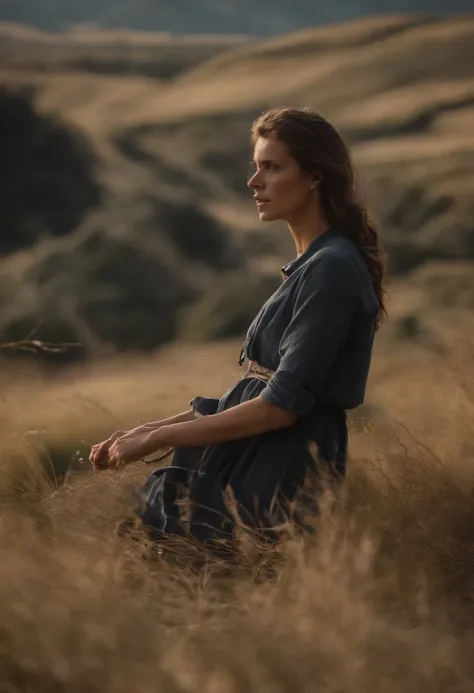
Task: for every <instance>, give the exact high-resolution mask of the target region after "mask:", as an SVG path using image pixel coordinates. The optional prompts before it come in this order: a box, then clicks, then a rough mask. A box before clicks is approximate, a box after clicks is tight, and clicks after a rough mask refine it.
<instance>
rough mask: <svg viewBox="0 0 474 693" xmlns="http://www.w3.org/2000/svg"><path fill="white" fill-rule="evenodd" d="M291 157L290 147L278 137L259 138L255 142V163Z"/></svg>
mask: <svg viewBox="0 0 474 693" xmlns="http://www.w3.org/2000/svg"><path fill="white" fill-rule="evenodd" d="M288 157H290V152H289V150H288V147H287V146H286V144H285V143H284V142H282V141H281V140H278V139H276V137H259V138H258V140H257V141H256V142H255V147H254V159H255V161H260V162H261V161H265V160H276V159H285V158H288Z"/></svg>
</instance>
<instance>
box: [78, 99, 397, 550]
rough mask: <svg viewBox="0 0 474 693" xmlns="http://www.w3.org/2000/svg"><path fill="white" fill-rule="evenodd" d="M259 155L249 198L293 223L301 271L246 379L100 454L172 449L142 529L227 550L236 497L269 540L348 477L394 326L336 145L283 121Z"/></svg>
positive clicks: (117, 461) (266, 311)
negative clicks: (328, 477) (355, 414)
mask: <svg viewBox="0 0 474 693" xmlns="http://www.w3.org/2000/svg"><path fill="white" fill-rule="evenodd" d="M252 141H253V145H254V162H253V163H254V166H255V172H254V173H253V175H252V177H251V178H250V180H249V181H248V187H249V188H250V190H252V191H253V193H254V197H255V202H256V205H257V208H258V213H259V216H260V219H261V220H262V221H274V220H277V219H282V220H285V221H286V222H287V224H288V227H289V230H290V232H291V234H292V236H293V239H294V241H295V245H296V255H297V257H296V258H295V259H294V260H292V261H291V262H289V263H288V264H287V265H286V266H285V267H284V268H283V269H282V275H283V282H282V284H281V285H280V287H279V288H278V289H277V291H276V292H275V293H274V294H273V296H271V297H270V298H269V300H268V301H267V302H266V303H265V305H264V306H263V307H262V309H261V310H260V312H259V313H258V315H257V316H256V318H255V319H254V321H253V323H252V324H251V326H250V328H249V330H248V332H247V335H246V339H245V342H244V346H243V349H242V352H241V358H240V361H239V364H240V365H242V364H243V362H244V360H247V364H246V368H245V371H244V374H243V377H242V379H241V380H239V382H237V383H236V384H235V385H234V386H233V387H232V388H230V389H229V390H228V391H227V392H226V393H225V394H224V395H223V396H222V397H221V398H220V399H208V398H203V397H196V398H195V399H194V400H192V402H191V405H192V409H191V410H190V411H189V412H185V413H183V414H179V415H178V416H175V417H172V418H170V419H165V420H164V421H158V422H154V423H150V424H145V425H144V426H140V427H139V428H136V429H133V430H131V431H129V432H127V433H125V434H124V433H123V432H117V433H115V434H113V435H112V436H111V437H110V438H109V439H108V440H107V441H105V442H103V443H101V444H99V445H95V446H94V447H93V448H92V452H91V461H92V462H93V464H94V465H95V467H96V468H103V467H104V466H106V467H109V468H110V467H112V468H113V467H117V466H120V465H123V464H129V463H131V462H135V461H137V460H140V459H141V458H143V457H145V456H149V455H150V454H153V453H154V452H156V451H157V450H159V449H160V448H163V447H172V448H174V456H173V461H172V463H171V465H170V466H169V467H165V468H163V469H160V470H158V471H157V472H155V474H153V475H151V477H149V479H147V481H146V482H145V484H144V485H143V486H142V488H141V494H142V498H143V507H142V508H141V509H140V511H139V515H140V517H141V519H142V521H143V523H144V525H145V526H146V527H147V528H149V529H150V530H151V531H154V532H156V534H157V535H158V536H165V535H168V534H178V535H188V536H192V537H193V538H195V539H197V540H199V541H204V542H205V541H206V540H209V539H212V538H215V537H219V536H230V535H231V533H232V529H233V527H234V523H235V519H236V515H235V513H234V514H233V513H232V512H229V503H226V502H224V499H223V491H224V489H229V488H230V490H231V491H232V496H233V498H234V500H235V504H234V508H238V511H239V513H240V516H241V518H242V519H243V521H244V523H247V524H250V525H252V526H258V527H260V528H263V529H267V530H270V533H271V528H272V526H273V527H274V526H275V524H276V523H278V522H280V521H281V519H282V513H289V512H290V508H291V502H292V501H293V500H294V499H295V497H296V496H297V494H298V491H299V490H300V489H302V487H303V484H304V483H305V480H306V479H307V478H309V477H310V476H312V475H313V476H314V474H315V473H317V467H318V468H319V469H320V468H321V465H323V467H326V469H327V471H328V472H329V473H330V474H332V475H334V476H335V477H338V478H340V477H342V476H343V475H344V473H345V466H346V452H347V426H346V410H347V409H351V408H353V407H356V406H358V405H360V404H361V403H362V402H363V399H364V394H365V388H366V381H367V377H368V373H369V367H370V361H371V353H372V346H373V340H374V335H375V331H376V328H377V326H378V324H379V323H380V319H381V317H382V315H383V313H384V312H385V308H384V300H383V297H384V290H383V287H382V282H383V276H384V262H383V253H382V250H381V247H380V242H379V237H378V232H377V229H376V227H375V225H374V223H373V222H372V221H370V219H369V216H368V213H367V211H366V209H365V207H364V206H363V204H362V203H361V202H360V201H359V199H358V197H357V194H356V192H355V184H354V173H353V168H352V165H351V159H350V154H349V152H348V149H347V147H346V146H345V144H344V143H343V141H342V139H341V137H340V135H339V134H338V133H337V131H336V130H335V129H334V128H333V127H332V126H331V125H330V124H329V123H328V122H327V121H326V120H324V119H323V118H322V117H321V116H319V115H318V114H317V113H315V112H314V111H312V110H310V109H302V110H300V109H275V110H271V111H268V112H266V113H264V114H263V115H262V116H260V117H259V118H258V119H257V120H256V122H255V123H254V125H253V128H252ZM314 449H317V451H318V452H317V457H318V464H317V465H316V460H315V459H314V458H315V455H314ZM183 498H188V500H189V503H188V504H187V506H186V507H187V517H184V516H183V509H182V508H183V506H182V503H181V501H182V500H183Z"/></svg>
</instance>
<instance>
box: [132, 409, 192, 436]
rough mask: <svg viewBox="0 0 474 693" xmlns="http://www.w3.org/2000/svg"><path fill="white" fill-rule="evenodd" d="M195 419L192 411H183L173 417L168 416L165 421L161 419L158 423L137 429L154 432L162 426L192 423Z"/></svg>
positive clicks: (153, 422)
mask: <svg viewBox="0 0 474 693" xmlns="http://www.w3.org/2000/svg"><path fill="white" fill-rule="evenodd" d="M195 418H196V413H195V411H194V410H193V409H188V411H183V412H181V414H176V415H175V416H170V417H169V418H167V419H161V420H160V421H149V422H148V423H144V424H142V425H141V426H138V427H137V428H140V429H142V430H148V431H154V430H156V429H157V428H161V427H162V426H169V425H171V424H178V423H185V422H186V421H194V419H195Z"/></svg>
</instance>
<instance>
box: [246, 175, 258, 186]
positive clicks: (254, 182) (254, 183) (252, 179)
mask: <svg viewBox="0 0 474 693" xmlns="http://www.w3.org/2000/svg"><path fill="white" fill-rule="evenodd" d="M257 176H258V171H256V173H254V174H253V175H252V176H250V178H249V179H248V181H247V187H248V188H250V190H254V189H255V188H258V181H257Z"/></svg>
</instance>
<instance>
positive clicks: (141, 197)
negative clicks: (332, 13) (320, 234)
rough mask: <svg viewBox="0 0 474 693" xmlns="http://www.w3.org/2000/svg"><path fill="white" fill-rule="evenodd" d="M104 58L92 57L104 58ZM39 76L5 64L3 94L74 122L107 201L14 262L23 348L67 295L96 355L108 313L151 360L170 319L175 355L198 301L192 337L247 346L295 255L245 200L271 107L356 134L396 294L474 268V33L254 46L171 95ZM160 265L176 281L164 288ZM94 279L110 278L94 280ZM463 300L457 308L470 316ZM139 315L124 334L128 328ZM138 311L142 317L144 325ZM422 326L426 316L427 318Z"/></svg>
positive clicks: (427, 24)
mask: <svg viewBox="0 0 474 693" xmlns="http://www.w3.org/2000/svg"><path fill="white" fill-rule="evenodd" d="M139 42H140V41H139V39H138V37H137V39H136V41H135V43H139ZM63 43H64V42H63ZM108 43H109V42H108V41H106V40H104V45H108ZM151 43H153V42H152V41H151ZM172 44H173V40H172V39H170V41H169V45H170V46H172ZM71 50H72V49H71ZM90 50H91V54H95V52H96V50H97V41H96V43H93V44H91V48H90ZM153 50H154V49H153ZM160 50H161V49H160ZM46 53H47V48H45V54H46ZM157 55H158V54H157ZM161 55H162V59H163V60H164V59H167V58H163V54H161ZM35 60H36V58H35V59H34V60H31V62H30V63H29V65H26V64H21V65H19V64H16V65H15V64H14V62H13V61H10V62H8V61H7V62H5V63H4V64H3V67H1V68H0V79H1V81H2V82H3V83H4V84H5V85H7V86H9V87H12V86H15V87H19V86H24V87H33V88H34V90H35V103H36V106H37V108H38V109H39V112H40V113H42V114H47V113H53V114H54V113H60V114H61V118H62V119H63V121H64V123H65V124H66V125H67V124H68V123H69V124H70V125H71V126H74V127H75V128H77V129H78V130H79V131H80V132H81V134H82V136H83V137H85V138H86V139H87V140H88V142H89V145H90V146H91V147H92V149H93V151H94V155H95V160H96V168H95V176H96V178H97V181H98V184H99V185H100V189H101V197H100V204H99V205H98V206H97V207H96V208H94V209H93V210H91V211H90V213H88V214H87V215H86V216H85V218H84V220H83V221H82V222H81V224H80V225H79V226H78V228H77V229H76V230H75V231H74V233H73V234H72V236H71V237H66V238H61V239H49V240H47V239H46V240H44V241H41V242H40V243H39V244H38V245H37V246H35V247H33V248H31V249H30V250H27V251H25V252H24V253H22V254H21V256H18V257H17V258H15V261H14V262H13V260H12V259H11V258H10V259H9V260H8V263H1V262H0V270H1V272H0V290H1V289H2V281H4V284H5V285H7V284H8V282H9V281H10V279H11V276H12V275H13V274H16V276H17V277H20V276H23V277H25V276H26V277H27V278H28V280H27V281H26V283H25V281H23V280H22V281H23V284H22V285H21V287H18V289H17V290H16V289H15V291H16V293H15V292H14V295H15V296H16V297H17V298H16V299H15V300H14V301H10V302H9V305H8V311H7V313H8V315H7V313H5V311H3V313H2V316H0V322H1V319H2V318H3V320H4V322H3V324H4V325H7V327H8V326H9V325H10V326H11V325H12V324H13V325H14V326H16V327H15V330H17V332H18V330H19V329H20V328H21V330H22V334H21V336H24V333H25V331H28V330H27V327H28V326H30V327H31V328H33V327H34V325H36V324H37V323H38V321H40V318H41V316H43V315H44V312H45V310H46V308H45V306H47V307H48V311H50V310H51V306H54V305H55V303H54V301H55V300H56V298H55V297H56V296H58V295H61V301H62V305H63V307H62V308H61V310H60V311H59V313H58V315H59V317H58V320H59V321H61V320H64V319H65V318H64V315H71V314H73V315H74V320H75V322H74V325H75V327H73V328H71V329H72V332H73V333H74V334H76V333H77V330H78V329H79V328H78V327H77V325H78V324H80V325H82V326H83V324H84V321H85V324H86V327H87V330H88V332H87V330H86V332H87V334H88V335H89V337H90V338H89V337H88V339H89V342H90V343H91V344H92V343H94V340H95V339H96V338H98V339H99V342H100V340H101V339H102V338H103V333H104V330H105V333H107V330H106V329H105V326H104V325H105V323H104V322H103V320H102V318H101V315H102V314H103V312H104V311H105V312H106V313H107V315H108V316H109V317H110V316H111V315H115V316H116V318H115V319H116V323H115V324H114V326H113V329H112V328H110V331H109V333H110V334H112V333H113V334H114V335H115V337H114V338H113V339H114V340H115V342H114V343H115V344H121V345H124V344H125V345H127V344H129V343H133V345H134V347H136V346H140V344H145V343H146V345H147V346H153V344H156V343H157V342H156V340H157V339H158V337H157V336H155V337H154V338H153V339H155V341H153V339H151V341H150V331H149V330H147V324H149V321H153V320H156V317H155V315H156V310H157V306H161V308H160V310H161V311H162V316H163V317H162V319H161V320H160V322H161V325H162V326H164V328H162V329H160V330H158V329H155V330H154V331H153V334H155V335H158V333H159V335H160V336H159V340H163V339H167V338H172V337H173V336H174V335H176V334H179V333H180V327H179V325H180V324H181V325H182V324H183V320H182V319H178V317H177V316H178V313H179V312H180V309H181V306H182V303H181V302H183V301H188V302H189V301H190V300H191V301H195V300H197V301H201V299H202V300H204V305H200V307H199V311H198V315H199V319H198V320H190V319H188V318H189V314H188V313H186V317H185V318H184V323H185V324H186V325H187V324H193V325H196V324H197V328H198V331H199V330H201V333H202V334H205V335H206V336H210V337H212V336H213V335H214V336H215V335H222V334H226V330H230V332H229V334H230V335H232V334H241V332H242V330H243V329H244V328H245V324H246V320H248V319H249V318H250V317H251V314H252V311H253V310H254V304H253V303H252V300H253V301H254V302H258V301H260V300H261V297H262V293H260V294H259V291H260V292H263V294H264V293H265V292H267V291H268V283H265V282H264V283H263V285H262V286H261V287H260V289H258V281H257V277H258V276H259V275H261V273H262V271H265V272H267V270H269V271H270V272H272V273H274V276H275V277H277V269H278V266H279V264H280V262H281V261H282V260H284V259H287V258H288V257H291V256H292V254H293V253H294V248H293V247H292V244H291V241H290V239H289V236H288V234H287V233H286V231H285V230H284V229H283V227H281V226H280V225H270V226H267V225H263V226H262V225H260V224H259V223H258V220H257V215H256V212H255V209H254V207H253V202H252V200H251V196H250V195H249V194H248V191H247V190H246V177H247V173H248V171H249V163H248V162H249V160H250V157H251V152H250V145H249V129H250V125H251V122H252V119H253V118H254V117H255V116H256V115H257V114H258V113H259V112H260V111H261V110H263V109H264V108H267V107H269V106H274V105H275V106H276V105H278V106H280V105H311V106H314V107H316V108H317V109H318V110H319V111H320V112H321V113H322V114H323V115H325V116H326V117H328V118H329V119H330V120H332V121H333V122H334V123H335V125H336V126H338V127H339V128H340V129H341V130H342V132H343V134H344V135H345V137H346V138H347V140H348V141H349V143H350V144H351V147H352V150H353V153H354V159H355V163H356V165H357V169H358V171H359V175H360V177H361V178H362V181H363V183H364V184H365V187H366V189H367V192H368V195H369V199H370V202H371V205H372V206H373V207H374V208H375V210H376V213H377V216H378V218H379V220H380V223H381V227H382V230H383V237H384V243H385V245H386V246H387V247H388V249H389V252H390V271H391V275H392V277H395V276H402V277H406V273H407V272H408V271H410V270H412V269H414V268H417V267H419V266H420V265H423V264H425V263H426V262H427V261H430V260H433V261H442V262H444V263H447V262H457V261H459V260H462V261H465V260H469V259H471V260H472V259H474V243H473V237H474V228H473V221H472V220H473V218H474V202H473V198H472V188H473V185H474V163H473V162H474V135H473V131H472V122H474V68H473V65H474V15H465V16H463V17H460V18H457V17H455V16H454V17H451V18H449V19H440V18H436V17H433V16H424V15H396V16H378V17H373V18H370V19H366V20H360V21H357V22H350V23H346V24H342V25H339V26H337V27H325V28H317V29H311V30H305V31H302V32H296V33H293V34H288V35H286V36H282V37H278V38H272V39H268V40H266V41H248V42H242V41H240V43H239V45H238V46H235V45H234V47H230V46H227V48H226V49H225V52H223V50H221V49H220V53H218V54H214V56H213V57H211V58H209V59H207V60H198V61H196V62H194V63H193V62H191V65H190V66H188V68H183V69H181V70H179V71H178V72H177V73H176V74H175V76H174V77H168V78H167V79H166V80H162V79H156V78H155V77H151V76H149V75H146V74H133V73H132V74H130V73H129V72H127V73H125V74H110V73H108V72H107V71H103V72H100V70H99V71H97V72H96V73H91V72H90V71H89V70H85V69H81V68H80V66H79V65H76V66H75V67H74V68H71V69H67V64H66V63H67V53H65V54H64V57H63V60H64V61H65V62H64V63H60V64H54V65H52V64H50V65H49V66H48V65H46V66H45V62H44V60H43V61H42V62H41V61H40V64H39V65H37V64H36V62H35ZM157 60H158V58H157ZM46 165H47V161H45V166H46ZM52 206H53V207H54V201H52ZM45 233H47V229H45ZM203 234H207V236H206V238H207V240H206V241H204V240H203V239H204V237H205V236H204V235H203ZM99 239H100V241H99ZM223 239H226V240H225V241H224V240H223ZM201 241H202V243H206V244H207V245H205V248H206V250H205V253H204V255H203V254H202V252H203V247H204V246H203V247H200V243H201ZM108 249H109V250H108ZM206 253H208V255H206ZM75 257H76V258H80V260H77V261H76V260H75V259H74V258H75ZM68 258H70V260H69V259H68ZM149 258H155V260H154V262H156V263H157V264H156V266H157V267H158V266H159V267H161V270H160V273H158V279H157V283H156V286H154V283H153V282H154V280H155V277H157V275H156V273H154V272H153V269H152V266H153V262H152V263H151V265H150V263H149V262H148V259H149ZM122 262H123V263H125V265H123V266H122V265H121V264H120V263H122ZM55 263H56V264H55ZM90 263H96V265H94V267H95V269H94V271H93V272H91V271H90V270H89V265H90ZM103 263H105V265H106V269H105V268H104V269H101V267H105V266H104V265H103ZM132 264H133V265H134V269H133V270H132V267H131V265H132ZM7 267H9V268H11V269H9V270H8V271H7ZM38 267H39V270H38V269H37V268H38ZM12 268H14V269H12ZM41 268H46V270H45V269H43V270H41ZM222 270H224V271H225V272H228V271H231V272H232V273H233V275H232V278H231V279H229V282H223V281H222V277H223V275H222V273H221V272H222ZM51 271H54V273H55V279H54V281H53V282H52V281H51V280H48V282H47V284H48V286H49V288H47V287H46V283H44V277H45V276H47V274H48V272H51ZM459 271H461V270H459ZM2 272H3V273H5V276H6V275H8V276H9V277H10V279H8V278H4V277H2V276H1V275H2ZM22 272H23V275H22ZM462 272H463V274H462V278H460V279H458V280H456V281H457V282H458V283H459V282H460V283H461V284H462V286H463V292H464V295H465V293H466V291H467V292H469V291H471V288H469V287H470V286H471V284H472V282H471V284H470V280H469V277H468V276H467V274H468V273H466V271H465V269H462ZM124 273H125V274H124ZM435 274H436V277H437V278H438V279H436V280H432V279H430V280H429V281H428V280H426V277H425V275H423V276H421V275H420V276H421V278H418V279H416V281H417V282H418V283H419V285H420V286H423V287H424V288H423V291H422V293H423V292H424V293H423V295H424V296H426V297H427V298H426V300H427V301H428V304H429V302H430V300H431V299H430V296H433V297H434V298H433V300H434V301H437V300H438V299H439V291H440V290H441V289H439V290H438V292H437V294H436V296H437V297H438V298H436V296H435V294H433V293H432V292H431V289H430V287H431V286H432V285H433V281H436V282H440V283H441V284H442V283H443V282H448V284H449V282H450V280H449V276H448V275H447V273H446V272H439V271H438V270H437V273H435ZM448 274H449V271H448ZM125 276H126V277H127V279H126V281H125V280H124V277H125ZM417 276H419V275H417ZM432 276H435V275H432ZM104 277H107V281H108V282H110V283H111V286H113V287H115V288H114V289H113V291H112V290H110V291H112V294H113V295H112V294H111V293H110V291H109V289H107V288H106V287H105V285H104V279H103V278H104ZM160 277H161V279H162V280H163V281H165V282H166V285H167V286H166V291H165V287H164V286H163V283H162V281H161V282H160ZM165 277H166V279H165ZM173 277H174V278H175V279H176V281H174V279H173ZM423 277H425V278H423ZM452 283H453V282H451V284H452ZM451 284H450V288H449V291H448V293H449V296H450V298H449V300H448V301H447V302H448V304H450V305H452V304H453V303H455V302H456V298H455V296H454V294H455V292H454V293H453V289H452V287H451ZM139 285H140V288H138V286H139ZM238 286H242V287H244V286H245V287H246V288H247V289H248V291H247V294H248V295H249V296H250V298H249V297H248V296H247V298H246V297H245V296H244V292H243V291H242V292H238V293H239V300H240V299H242V302H243V304H245V306H246V307H245V309H244V312H243V313H242V314H239V318H238V320H236V321H234V322H233V321H232V320H230V322H229V323H228V326H227V327H226V328H225V330H222V329H221V327H222V325H218V324H217V325H216V318H215V314H216V312H218V311H221V313H220V315H221V317H218V318H217V322H219V320H221V319H222V320H227V318H228V315H229V312H232V311H235V310H237V308H236V307H235V293H236V287H238ZM417 286H418V285H417ZM171 287H175V289H176V295H177V297H178V298H177V299H176V301H175V300H174V299H173V300H171V299H172V294H173V291H171ZM466 287H467V288H466ZM168 289H170V291H168ZM472 291H473V295H474V287H472ZM114 292H115V293H114ZM163 292H164V293H165V294H166V300H164V301H163V300H162V298H163V297H162V293H163ZM209 292H210V294H209ZM154 293H156V297H155V298H153V300H150V301H148V299H146V300H145V297H147V296H149V295H150V294H154ZM408 293H409V292H408ZM415 293H416V295H417V296H418V295H419V292H415ZM8 295H9V296H11V295H12V294H11V293H10V294H8ZM173 295H174V294H173ZM209 295H212V296H213V297H214V298H213V301H214V302H213V301H209V300H208V299H206V296H209ZM407 295H408V294H407ZM410 295H412V294H410ZM453 296H454V298H453ZM33 297H34V298H33ZM68 297H69V298H68ZM97 297H99V298H97ZM124 297H125V298H126V300H127V301H129V314H128V315H129V317H128V318H127V320H130V321H131V322H130V325H131V327H130V326H129V327H130V329H127V330H122V327H121V325H120V320H121V318H122V312H121V310H122V309H121V306H122V305H123V300H124ZM127 297H128V298H127ZM99 299H100V300H99ZM155 299H156V300H155ZM250 299H252V300H250ZM423 300H424V299H423ZM463 300H464V303H465V305H468V304H469V300H467V299H463ZM45 301H46V303H45ZM121 301H122V303H121ZM206 301H207V302H206ZM216 301H217V303H216ZM91 302H92V304H93V307H91ZM409 303H410V300H408V301H407V305H408V304H409ZM428 304H426V305H428ZM138 305H140V311H141V312H140V316H141V317H140V319H139V320H138V322H135V323H134V322H133V320H135V318H136V317H137V315H138V313H137V306H138ZM426 305H425V307H424V310H425V311H426ZM32 306H33V307H32ZM64 306H65V307H64ZM238 310H241V308H239V309H238ZM397 310H398V309H397ZM410 310H416V308H415V304H414V303H413V302H412V305H411V307H410ZM101 311H102V313H101ZM169 311H172V312H173V311H174V312H173V315H172V316H171V317H170V315H169ZM212 312H214V313H213V316H212V318H211V317H210V315H211V313H212ZM396 312H397V311H396ZM402 312H403V311H402ZM397 314H400V315H401V313H397ZM25 316H26V317H25ZM61 316H62V317H61ZM78 316H79V317H78ZM91 316H92V317H91ZM134 316H135V317H134ZM132 318H133V319H132ZM68 319H69V318H68ZM205 320H208V321H210V322H208V326H207V327H203V325H204V322H205ZM78 321H79V322H78ZM209 325H211V326H209ZM5 329H6V328H5ZM407 329H408V328H407ZM410 329H411V328H410ZM15 330H13V334H17V332H15ZM81 330H82V327H81ZM91 330H92V334H91ZM97 330H99V332H100V334H98V332H97ZM142 331H143V335H142V336H140V334H141V332H142ZM125 332H126V336H124V335H125ZM70 333H71V330H69V331H67V330H66V334H67V335H70ZM82 333H84V330H82ZM131 333H133V334H134V335H135V336H134V337H133V339H131V338H130V334H131ZM4 334H8V335H9V336H10V335H11V334H12V332H11V331H10V332H9V331H8V330H7V332H4ZM121 335H122V336H121ZM112 341H113V340H112Z"/></svg>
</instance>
